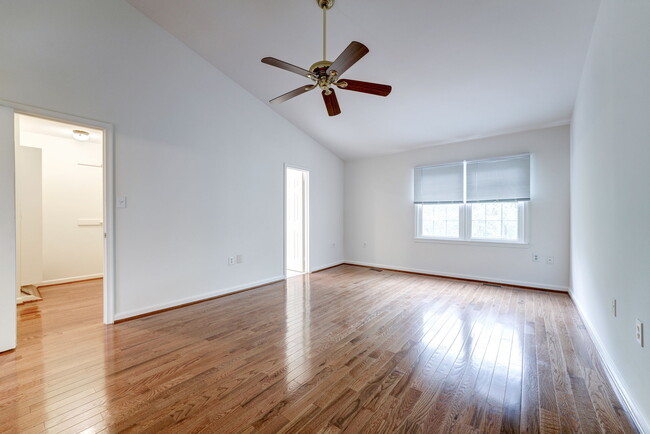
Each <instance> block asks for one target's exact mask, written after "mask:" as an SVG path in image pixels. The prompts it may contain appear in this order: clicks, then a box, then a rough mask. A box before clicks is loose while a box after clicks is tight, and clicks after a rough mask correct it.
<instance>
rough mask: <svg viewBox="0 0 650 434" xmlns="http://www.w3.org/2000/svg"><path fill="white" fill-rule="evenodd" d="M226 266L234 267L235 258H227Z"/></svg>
mask: <svg viewBox="0 0 650 434" xmlns="http://www.w3.org/2000/svg"><path fill="white" fill-rule="evenodd" d="M228 265H235V257H234V256H228Z"/></svg>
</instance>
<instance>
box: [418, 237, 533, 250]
mask: <svg viewBox="0 0 650 434" xmlns="http://www.w3.org/2000/svg"><path fill="white" fill-rule="evenodd" d="M413 241H414V242H416V243H441V244H456V245H461V246H482V247H513V248H515V249H528V248H530V244H529V243H513V242H510V241H480V240H458V239H456V238H425V237H422V238H417V237H416V238H413Z"/></svg>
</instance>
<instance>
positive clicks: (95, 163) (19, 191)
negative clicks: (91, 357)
mask: <svg viewBox="0 0 650 434" xmlns="http://www.w3.org/2000/svg"><path fill="white" fill-rule="evenodd" d="M14 131H15V199H16V303H17V304H23V303H27V302H38V301H40V300H42V296H43V295H42V294H41V290H40V289H41V288H44V287H49V286H53V285H63V284H71V283H73V282H80V281H90V280H99V279H103V277H104V264H105V258H104V256H105V231H104V215H105V209H106V207H105V204H104V202H105V201H104V142H105V140H104V139H105V137H104V130H102V129H97V128H90V127H87V126H82V125H77V124H72V123H68V122H67V121H59V120H52V119H44V118H40V117H35V116H30V115H26V114H16V115H15V130H14ZM102 286H103V285H100V284H99V283H98V285H97V287H98V288H100V287H102ZM97 296H98V297H102V298H104V297H103V295H100V294H97ZM97 320H98V321H102V316H101V313H99V314H98V318H97Z"/></svg>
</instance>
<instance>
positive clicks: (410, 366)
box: [0, 266, 634, 433]
mask: <svg viewBox="0 0 650 434" xmlns="http://www.w3.org/2000/svg"><path fill="white" fill-rule="evenodd" d="M43 295H44V298H45V299H44V301H42V302H39V303H34V304H28V305H24V306H21V307H20V308H19V317H20V323H19V348H18V349H17V350H16V351H15V352H12V353H8V354H3V355H0V432H45V431H47V432H82V431H86V432H97V431H102V430H104V431H106V432H120V431H125V430H126V431H132V432H156V433H157V432H174V433H184V432H220V433H230V432H233V433H235V432H258V431H259V432H269V433H275V432H305V433H315V432H340V431H344V432H350V433H360V432H367V433H375V432H422V433H435V432H440V433H446V432H559V431H563V432H585V433H594V432H608V433H609V432H634V429H633V427H632V426H631V425H630V423H629V421H628V418H627V416H626V414H625V412H624V411H623V409H622V406H621V405H620V403H619V401H618V400H617V398H616V395H615V394H614V392H613V390H612V388H611V387H610V385H609V384H608V382H607V380H606V377H605V374H604V371H603V369H602V367H601V364H600V361H599V360H598V358H597V355H596V352H595V350H594V347H593V345H592V344H591V341H590V340H589V338H588V336H587V333H586V331H585V328H584V326H583V325H582V323H581V322H580V319H579V318H578V316H577V313H576V311H575V309H574V307H573V305H572V304H571V301H570V299H569V298H568V296H566V295H564V294H551V293H545V292H538V291H527V290H519V289H510V288H495V287H489V286H481V285H479V284H475V283H469V282H462V281H454V280H446V279H438V278H430V277H423V276H415V275H409V274H404V273H392V272H387V271H384V272H376V271H371V270H368V269H366V268H361V267H353V266H340V267H336V268H333V269H330V270H326V271H323V272H320V273H316V274H312V275H304V276H296V277H292V278H290V279H288V280H287V281H286V282H281V283H277V284H272V285H267V286H265V287H262V288H258V289H255V290H252V291H248V292H244V293H240V294H235V295H232V296H228V297H224V298H220V299H216V300H212V301H209V302H205V303H201V304H197V305H193V306H190V307H186V308H183V309H178V310H174V311H169V312H166V313H162V314H159V315H155V316H151V317H147V318H142V319H138V320H134V321H130V322H126V323H123V324H119V325H116V326H112V327H106V326H103V325H102V324H101V311H102V308H101V283H100V282H90V283H82V284H75V285H66V286H61V287H56V288H50V289H46V290H45V291H44V294H43Z"/></svg>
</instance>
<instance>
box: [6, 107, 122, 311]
mask: <svg viewBox="0 0 650 434" xmlns="http://www.w3.org/2000/svg"><path fill="white" fill-rule="evenodd" d="M0 106H5V107H9V108H11V109H13V110H14V113H18V114H25V115H28V116H36V117H41V118H44V119H50V120H54V121H62V122H70V123H74V124H77V125H80V126H87V127H91V128H95V129H101V130H103V131H104V146H103V147H104V161H103V165H104V168H103V172H104V234H105V243H104V324H113V322H114V311H115V133H114V127H113V125H112V124H110V123H106V122H101V121H97V120H94V119H88V118H82V117H79V116H75V115H69V114H66V113H60V112H56V111H52V110H47V109H43V108H39V107H33V106H29V105H25V104H21V103H17V102H13V101H6V100H2V99H0Z"/></svg>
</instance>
